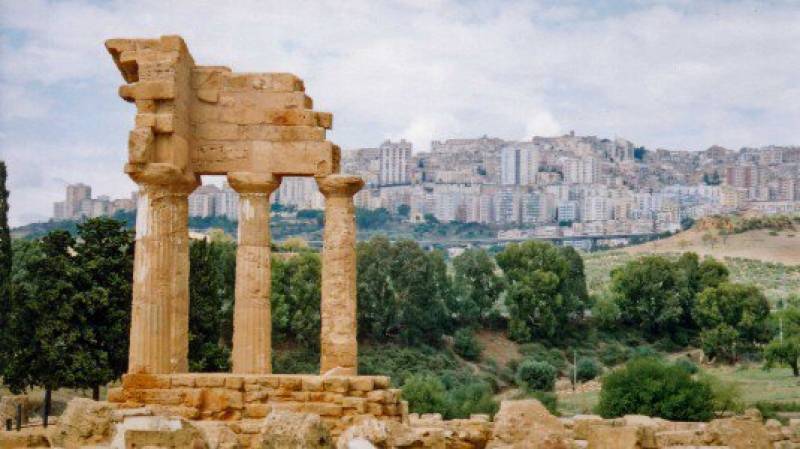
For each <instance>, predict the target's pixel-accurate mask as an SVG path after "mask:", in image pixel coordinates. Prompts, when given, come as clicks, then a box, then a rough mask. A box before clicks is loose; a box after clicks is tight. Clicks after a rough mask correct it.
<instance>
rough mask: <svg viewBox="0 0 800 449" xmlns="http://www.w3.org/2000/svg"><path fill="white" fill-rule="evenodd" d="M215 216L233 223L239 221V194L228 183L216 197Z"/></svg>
mask: <svg viewBox="0 0 800 449" xmlns="http://www.w3.org/2000/svg"><path fill="white" fill-rule="evenodd" d="M214 215H216V216H218V217H226V218H227V219H228V220H231V221H236V220H238V219H239V194H238V193H236V191H235V190H233V189H232V188H231V186H229V185H228V184H227V183H225V184H224V185H223V186H222V189H220V191H219V192H217V194H216V195H215V196H214Z"/></svg>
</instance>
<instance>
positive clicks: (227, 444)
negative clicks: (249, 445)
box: [193, 421, 241, 449]
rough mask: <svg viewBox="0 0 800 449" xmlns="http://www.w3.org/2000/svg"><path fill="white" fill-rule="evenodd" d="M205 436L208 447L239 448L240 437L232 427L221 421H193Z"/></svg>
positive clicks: (213, 448) (210, 448) (212, 448)
mask: <svg viewBox="0 0 800 449" xmlns="http://www.w3.org/2000/svg"><path fill="white" fill-rule="evenodd" d="M193 425H194V426H195V427H197V429H198V430H199V431H200V434H201V435H202V436H203V440H204V441H205V443H206V446H207V449H239V448H241V445H240V444H239V438H238V437H237V436H236V434H235V433H234V432H233V430H231V428H230V427H228V426H227V425H225V424H224V423H221V422H215V421H197V422H195V423H193Z"/></svg>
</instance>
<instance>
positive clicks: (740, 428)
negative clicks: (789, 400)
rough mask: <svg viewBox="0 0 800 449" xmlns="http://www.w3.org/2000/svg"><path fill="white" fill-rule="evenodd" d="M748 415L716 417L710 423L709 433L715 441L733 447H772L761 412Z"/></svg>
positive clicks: (749, 448) (738, 448)
mask: <svg viewBox="0 0 800 449" xmlns="http://www.w3.org/2000/svg"><path fill="white" fill-rule="evenodd" d="M753 410H755V409H753ZM756 411H757V410H756ZM747 416H748V418H749V419H743V418H726V419H715V420H714V421H711V422H710V423H709V424H708V433H709V434H710V435H711V437H712V438H713V441H714V442H715V443H721V444H725V445H727V446H730V447H731V449H771V448H772V442H771V441H770V437H769V433H768V432H767V429H766V428H765V427H764V425H763V424H761V420H760V417H761V413H758V415H757V416H756V415H755V413H753V412H750V413H749V414H748V415H747Z"/></svg>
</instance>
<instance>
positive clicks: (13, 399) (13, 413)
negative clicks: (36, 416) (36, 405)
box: [0, 394, 31, 429]
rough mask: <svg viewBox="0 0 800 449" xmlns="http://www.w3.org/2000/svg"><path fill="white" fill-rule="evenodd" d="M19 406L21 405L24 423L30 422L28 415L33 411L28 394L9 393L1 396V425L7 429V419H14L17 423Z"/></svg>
mask: <svg viewBox="0 0 800 449" xmlns="http://www.w3.org/2000/svg"><path fill="white" fill-rule="evenodd" d="M17 406H21V412H22V424H23V425H24V424H27V423H28V415H29V414H30V412H31V404H30V402H29V401H28V396H26V395H24V394H20V395H8V396H3V397H2V398H0V426H3V427H2V428H3V429H5V425H6V424H5V423H6V420H7V419H12V420H14V422H15V423H16V420H17Z"/></svg>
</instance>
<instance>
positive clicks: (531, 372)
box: [517, 359, 557, 391]
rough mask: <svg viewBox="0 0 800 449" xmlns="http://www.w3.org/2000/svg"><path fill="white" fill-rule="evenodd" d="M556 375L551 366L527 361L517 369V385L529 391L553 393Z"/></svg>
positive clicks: (545, 363)
mask: <svg viewBox="0 0 800 449" xmlns="http://www.w3.org/2000/svg"><path fill="white" fill-rule="evenodd" d="M556 374H557V371H556V369H555V367H553V365H551V364H549V363H547V362H539V361H536V360H532V359H528V360H525V361H523V362H522V363H520V364H519V368H517V385H519V386H520V387H523V388H525V389H527V390H530V391H553V389H554V388H555V385H556Z"/></svg>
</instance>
